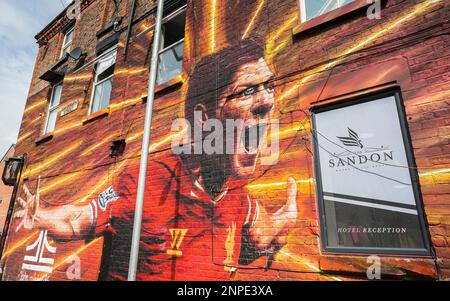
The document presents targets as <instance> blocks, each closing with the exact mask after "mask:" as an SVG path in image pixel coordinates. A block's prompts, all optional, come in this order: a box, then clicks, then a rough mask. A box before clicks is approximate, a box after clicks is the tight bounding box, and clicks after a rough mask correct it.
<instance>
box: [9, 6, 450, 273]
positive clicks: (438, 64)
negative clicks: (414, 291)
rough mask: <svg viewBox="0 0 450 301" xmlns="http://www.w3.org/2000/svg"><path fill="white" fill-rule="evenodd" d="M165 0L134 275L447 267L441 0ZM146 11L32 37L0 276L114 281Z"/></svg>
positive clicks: (143, 90) (121, 252) (449, 129)
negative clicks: (18, 166)
mask: <svg viewBox="0 0 450 301" xmlns="http://www.w3.org/2000/svg"><path fill="white" fill-rule="evenodd" d="M165 2H166V5H165V7H166V8H165V13H164V20H163V21H164V23H163V38H162V40H161V47H160V51H159V67H158V79H157V81H158V83H157V89H156V90H157V93H156V98H155V103H154V110H153V122H152V132H151V147H150V149H149V152H150V161H149V163H148V174H147V179H146V183H147V186H146V196H145V204H144V211H143V225H142V231H141V243H140V252H139V264H138V273H137V279H138V280H352V279H367V278H368V277H369V278H373V277H375V278H377V277H378V272H379V273H380V276H381V279H441V280H445V279H448V278H449V277H450V263H449V262H450V261H449V260H450V249H449V229H450V228H449V227H450V207H449V202H448V201H449V195H450V184H449V179H450V156H449V153H450V152H449V150H450V148H449V135H450V125H449V111H450V109H449V101H450V95H449V90H448V85H449V80H450V79H449V61H448V57H449V55H450V53H449V48H448V45H449V44H450V43H449V36H448V33H449V24H448V20H449V16H450V13H449V8H450V6H449V3H448V1H426V0H412V1H402V0H388V1H381V2H377V3H375V4H368V3H367V1H365V0H353V1H351V0H350V1H316V0H314V1H312V0H277V1H267V0H251V1H229V0H227V1H223V0H208V1H197V0H192V1H187V2H186V1H179V0H168V1H165ZM378 4H379V8H380V9H381V10H380V11H378V10H377V8H378ZM75 5H76V4H75ZM378 13H379V14H380V15H377V14H378ZM155 14H156V7H155V2H154V1H147V0H145V1H144V0H136V1H134V0H123V1H111V0H95V1H94V0H83V1H81V6H80V7H79V9H74V7H73V6H71V7H69V9H68V11H64V12H62V13H61V14H60V15H59V16H57V17H56V18H55V19H54V20H53V21H52V22H51V23H50V24H49V25H48V26H46V27H45V28H44V29H43V30H42V31H41V32H39V33H38V34H37V35H36V40H37V43H38V47H39V53H38V56H37V59H36V64H35V70H34V73H33V78H32V81H31V88H30V93H29V97H28V99H27V104H26V108H25V112H24V116H23V120H22V125H21V129H20V134H19V138H18V141H17V147H16V155H22V154H26V156H27V160H26V163H25V167H24V173H23V176H22V179H21V183H20V185H21V188H20V191H19V194H18V198H17V200H16V201H15V202H16V203H15V211H14V212H15V217H14V219H13V220H12V223H11V230H10V233H9V238H8V241H7V245H6V248H5V251H4V253H3V254H2V262H3V264H4V271H3V275H2V279H3V280H18V279H22V280H78V279H81V280H125V279H126V276H127V271H128V262H129V256H130V244H131V233H132V227H133V218H134V206H135V200H136V185H137V180H138V171H139V161H140V152H141V141H142V134H143V122H144V113H145V105H146V100H147V97H146V96H147V95H146V94H147V82H148V78H149V64H150V57H151V46H152V42H153V28H154V20H155ZM77 48H78V49H79V50H81V51H74V50H75V49H77ZM77 52H78V53H77ZM69 54H70V55H69ZM178 118H185V119H184V120H185V121H188V122H189V124H190V125H191V126H192V128H195V126H200V129H201V130H203V131H204V132H206V134H205V135H204V136H202V133H200V136H196V134H195V133H194V136H193V137H191V136H189V135H187V133H191V131H189V129H192V128H191V127H189V128H187V127H181V126H180V124H181V123H174V121H176V120H177V119H178ZM239 119H240V120H244V121H245V122H247V121H249V124H247V123H246V124H245V125H244V126H242V127H239V126H237V127H236V128H233V130H232V131H230V132H226V133H225V135H226V139H224V140H220V139H218V138H217V139H218V140H217V139H213V138H212V137H213V134H214V133H216V134H217V133H223V132H224V131H222V130H224V129H225V123H220V122H221V121H222V122H225V121H227V120H234V121H236V120H239ZM217 121H219V122H218V123H217ZM184 125H185V126H186V124H184ZM255 129H257V130H258V132H257V134H256V136H252V132H253V131H254V130H255ZM193 131H194V132H195V129H194V130H193ZM209 134H211V136H208V135H209ZM214 137H216V136H214ZM230 137H231V138H230ZM266 139H267V140H268V141H270V143H264V141H265V140H266ZM213 141H214V142H213ZM230 141H231V142H234V143H235V144H232V147H231V148H230V150H231V151H230V152H228V151H227V152H224V151H223V149H225V148H226V147H228V143H229V142H230ZM266 142H267V141H266ZM269 144H270V147H269V146H268V145H269ZM199 145H200V148H199V149H200V152H196V151H195V150H196V149H197V148H196V147H198V146H199ZM205 145H206V146H205ZM201 146H203V149H202V148H201ZM222 146H224V148H223V149H221V147H222ZM238 146H242V147H243V151H242V152H236V150H237V147H238ZM177 147H178V149H179V148H183V149H184V151H185V152H184V153H183V154H177V152H176V150H177ZM208 147H209V149H211V148H212V149H213V150H214V152H208V151H207V149H208ZM193 150H194V152H192V151H193ZM197 150H198V149H197ZM227 150H228V148H227ZM221 151H222V152H221ZM19 197H20V198H21V199H19ZM372 256H376V257H372Z"/></svg>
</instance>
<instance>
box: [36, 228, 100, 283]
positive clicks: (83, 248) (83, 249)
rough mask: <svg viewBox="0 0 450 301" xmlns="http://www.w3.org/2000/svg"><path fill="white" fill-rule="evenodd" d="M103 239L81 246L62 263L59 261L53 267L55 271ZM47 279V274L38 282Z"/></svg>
mask: <svg viewBox="0 0 450 301" xmlns="http://www.w3.org/2000/svg"><path fill="white" fill-rule="evenodd" d="M100 239H101V237H99V238H96V239H94V240H93V241H91V242H90V243H88V244H86V245H83V246H81V247H80V248H78V249H77V250H75V251H74V252H73V253H71V254H70V255H68V256H66V257H64V259H62V260H61V261H59V262H58V263H57V264H56V265H54V266H53V270H56V269H58V268H60V267H61V266H62V265H64V264H65V263H66V262H67V260H69V259H70V258H71V257H72V256H78V255H80V254H81V253H82V252H83V251H85V250H86V249H88V248H89V247H91V246H92V245H94V244H96V243H97V242H98V241H99V240H100ZM45 277H47V274H44V275H42V276H41V277H40V278H39V279H38V280H39V281H42V280H43V279H44V278H45Z"/></svg>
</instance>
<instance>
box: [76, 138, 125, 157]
mask: <svg viewBox="0 0 450 301" xmlns="http://www.w3.org/2000/svg"><path fill="white" fill-rule="evenodd" d="M115 135H116V134H115V133H114V134H111V135H109V136H106V138H104V139H103V140H101V141H100V142H98V143H96V144H94V145H92V146H91V147H89V148H87V149H86V150H85V151H84V152H82V153H81V155H80V157H84V156H86V155H89V154H90V153H91V152H92V151H93V150H95V149H97V148H99V147H101V146H102V145H103V144H105V143H107V142H110V141H111V139H112V138H113V137H114V136H115Z"/></svg>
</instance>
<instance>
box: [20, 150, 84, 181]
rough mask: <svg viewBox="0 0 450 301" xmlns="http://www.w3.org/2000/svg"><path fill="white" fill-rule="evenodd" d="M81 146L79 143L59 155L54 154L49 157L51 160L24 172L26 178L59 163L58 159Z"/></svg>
mask: <svg viewBox="0 0 450 301" xmlns="http://www.w3.org/2000/svg"><path fill="white" fill-rule="evenodd" d="M80 145H81V143H80V142H76V143H75V144H73V145H72V146H69V147H67V148H66V149H65V150H64V151H62V152H60V153H59V154H55V155H52V156H51V159H49V160H47V161H45V162H44V163H41V164H39V165H38V166H36V167H33V168H31V167H30V168H29V169H28V170H27V171H26V172H27V174H28V176H31V175H33V174H34V173H37V172H39V171H41V170H42V169H44V168H46V167H48V166H50V165H52V164H53V163H55V162H57V161H59V159H61V158H63V157H64V156H66V155H67V154H68V153H70V152H72V151H73V150H75V149H76V148H78V147H79V146H80Z"/></svg>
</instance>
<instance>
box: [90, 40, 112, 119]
mask: <svg viewBox="0 0 450 301" xmlns="http://www.w3.org/2000/svg"><path fill="white" fill-rule="evenodd" d="M116 50H117V45H116V46H114V47H112V48H111V49H109V50H107V51H105V53H104V54H102V55H101V56H100V57H98V58H97V59H96V60H95V63H94V64H97V63H98V62H100V61H101V60H103V59H105V58H106V57H108V56H110V55H112V54H113V53H114V51H116ZM116 60H117V54H116ZM116 60H114V64H115V63H116ZM113 77H114V73H113V74H111V75H110V76H108V77H107V78H105V79H102V80H101V81H99V82H97V80H98V74H97V72H95V77H94V85H93V87H92V93H91V101H90V105H89V110H88V115H91V114H92V113H93V112H92V109H93V107H94V97H95V92H96V91H97V87H98V86H99V85H101V84H102V83H104V82H105V81H107V80H110V79H111V78H113Z"/></svg>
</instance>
